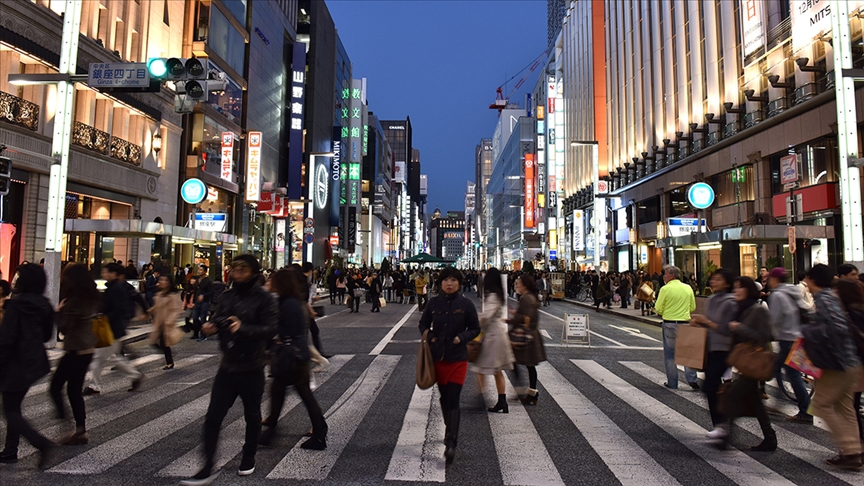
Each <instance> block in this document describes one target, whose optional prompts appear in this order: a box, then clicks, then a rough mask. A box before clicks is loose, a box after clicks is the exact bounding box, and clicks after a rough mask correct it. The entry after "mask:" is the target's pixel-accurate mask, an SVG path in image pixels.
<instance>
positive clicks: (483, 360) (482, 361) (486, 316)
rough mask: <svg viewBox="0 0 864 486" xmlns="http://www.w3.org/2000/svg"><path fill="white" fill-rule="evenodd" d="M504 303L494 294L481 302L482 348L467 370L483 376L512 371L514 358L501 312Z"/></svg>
mask: <svg viewBox="0 0 864 486" xmlns="http://www.w3.org/2000/svg"><path fill="white" fill-rule="evenodd" d="M503 307H504V303H503V302H501V299H499V298H498V295H496V294H489V295H487V296H486V298H485V299H484V301H483V309H484V310H483V313H482V314H480V330H481V331H482V332H483V335H482V339H483V347H482V348H480V356H478V357H477V361H475V362H473V363H471V364H470V365H469V368H468V369H469V370H470V371H473V372H474V373H480V374H484V375H492V374H495V372H496V371H499V370H512V369H513V362H514V361H516V357H515V356H514V355H513V347H512V346H511V345H510V337H509V336H508V335H507V322H506V321H504V319H503V317H502V315H501V310H502V309H503Z"/></svg>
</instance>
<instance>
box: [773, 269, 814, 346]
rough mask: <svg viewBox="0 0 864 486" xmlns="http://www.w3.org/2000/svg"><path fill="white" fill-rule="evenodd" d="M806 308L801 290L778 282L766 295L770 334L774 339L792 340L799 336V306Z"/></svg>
mask: <svg viewBox="0 0 864 486" xmlns="http://www.w3.org/2000/svg"><path fill="white" fill-rule="evenodd" d="M802 307H803V308H807V304H805V303H804V298H803V297H802V296H801V290H799V289H798V287H795V286H792V285H789V284H785V283H784V284H780V286H778V287H777V288H776V289H773V290H772V291H771V295H769V296H768V309H769V313H770V314H771V334H772V335H773V336H774V340H775V341H794V340H796V339H798V338H799V337H801V314H800V312H799V311H798V309H799V308H802Z"/></svg>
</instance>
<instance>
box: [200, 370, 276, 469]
mask: <svg viewBox="0 0 864 486" xmlns="http://www.w3.org/2000/svg"><path fill="white" fill-rule="evenodd" d="M262 395H264V368H259V369H256V370H252V371H241V372H237V373H228V372H226V371H223V370H221V369H220V370H219V371H218V372H217V373H216V378H215V379H214V380H213V390H212V391H211V392H210V406H209V407H207V416H206V418H205V419H204V456H205V459H206V460H207V464H213V457H214V455H215V454H216V444H217V443H218V442H219V431H220V429H221V428H222V421H223V420H225V415H227V414H228V410H230V409H231V407H232V406H233V405H234V401H236V400H237V397H238V396H239V397H240V400H242V401H243V413H244V417H245V419H246V443H245V444H243V457H251V458H254V457H255V451H256V450H257V448H258V436H260V435H261V396H262Z"/></svg>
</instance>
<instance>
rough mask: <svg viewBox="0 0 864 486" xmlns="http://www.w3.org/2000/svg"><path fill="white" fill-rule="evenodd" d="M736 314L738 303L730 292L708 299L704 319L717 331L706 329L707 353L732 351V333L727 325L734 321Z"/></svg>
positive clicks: (713, 295) (717, 294)
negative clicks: (712, 324)
mask: <svg viewBox="0 0 864 486" xmlns="http://www.w3.org/2000/svg"><path fill="white" fill-rule="evenodd" d="M737 313H738V303H737V302H736V301H735V296H734V295H733V294H732V292H719V293H716V294H712V295H711V297H708V303H707V305H706V307H705V317H707V318H708V319H709V320H711V322H713V323H715V324H717V329H708V352H709V353H710V352H712V351H730V350H731V349H732V331H731V330H730V329H729V323H730V322H732V321H734V320H735V315H736V314H737Z"/></svg>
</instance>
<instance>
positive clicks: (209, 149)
mask: <svg viewBox="0 0 864 486" xmlns="http://www.w3.org/2000/svg"><path fill="white" fill-rule="evenodd" d="M193 116H194V129H193V130H192V153H193V154H197V155H198V157H199V163H200V164H201V165H202V166H203V170H204V171H205V172H207V173H208V174H213V175H215V176H217V177H218V176H221V173H222V133H224V132H232V130H231V129H230V128H228V127H226V126H225V125H222V124H220V123H219V122H217V121H216V120H214V119H212V118H210V117H209V116H207V115H205V114H203V113H196V114H195V115H193ZM235 135H236V134H235ZM240 145H241V144H240V143H236V139H235V143H234V155H233V157H232V160H233V164H232V165H233V171H232V172H233V173H234V174H236V173H237V168H238V163H237V159H238V155H239V153H240Z"/></svg>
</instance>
